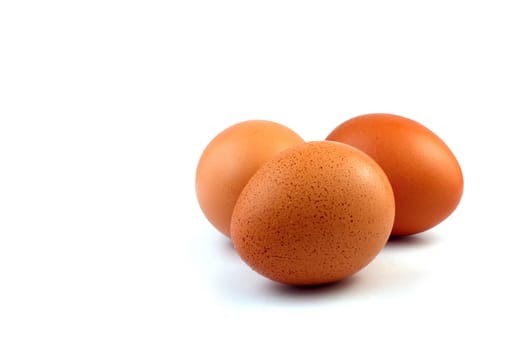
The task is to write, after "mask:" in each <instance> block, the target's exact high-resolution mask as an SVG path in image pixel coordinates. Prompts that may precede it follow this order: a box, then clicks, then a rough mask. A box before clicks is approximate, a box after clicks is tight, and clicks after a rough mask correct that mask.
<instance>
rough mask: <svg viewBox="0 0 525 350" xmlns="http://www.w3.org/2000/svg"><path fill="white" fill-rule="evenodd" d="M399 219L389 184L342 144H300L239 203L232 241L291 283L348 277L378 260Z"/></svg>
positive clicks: (263, 269)
mask: <svg viewBox="0 0 525 350" xmlns="http://www.w3.org/2000/svg"><path fill="white" fill-rule="evenodd" d="M393 221H394V196H393V192H392V188H391V186H390V183H389V182H388V179H387V177H386V175H385V173H384V172H383V170H382V169H381V168H380V167H379V165H378V164H377V163H376V162H375V161H374V160H372V159H371V158H370V157H369V156H367V155H366V154H365V153H363V152H361V151H359V150H358V149H356V148H354V147H351V146H348V145H344V144H342V143H338V142H329V141H319V142H308V143H303V144H300V145H296V146H293V147H291V148H289V149H287V150H285V151H283V152H281V153H280V154H278V155H277V156H275V157H274V158H272V159H271V160H269V161H268V162H267V163H265V164H264V165H263V166H262V167H261V168H260V169H259V170H258V171H257V172H256V173H255V175H254V176H253V177H252V178H251V179H250V181H249V182H248V184H247V185H246V186H245V188H244V190H243V191H242V192H241V195H240V196H239V199H238V201H237V204H236V205H235V208H234V211H233V215H232V222H231V238H232V242H233V244H234V246H235V248H236V249H237V252H238V253H239V255H240V256H241V258H242V259H243V260H244V261H245V262H246V263H247V264H248V265H250V266H251V267H252V268H253V269H254V270H255V271H257V272H259V273H260V274H262V275H264V276H266V277H268V278H270V279H272V280H275V281H278V282H282V283H286V284H292V285H316V284H324V283H330V282H335V281H339V280H342V279H344V278H346V277H348V276H350V275H352V274H354V273H356V272H357V271H359V270H360V269H362V268H363V267H365V266H366V265H367V264H368V263H370V262H371V261H372V259H373V258H374V257H375V256H376V255H377V254H378V253H379V252H380V251H381V249H382V248H383V246H384V245H385V243H386V241H387V239H388V236H389V235H390V231H391V229H392V224H393Z"/></svg>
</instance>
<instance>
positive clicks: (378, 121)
mask: <svg viewBox="0 0 525 350" xmlns="http://www.w3.org/2000/svg"><path fill="white" fill-rule="evenodd" d="M327 140H333V141H340V142H344V143H346V144H348V145H352V146H355V147H357V148H359V149H360V150H362V151H364V152H365V153H367V154H368V155H369V156H371V157H372V158H373V159H374V160H375V161H376V162H377V163H379V165H380V166H381V167H382V168H383V170H384V171H385V173H386V174H387V176H388V178H389V180H390V183H391V184H392V188H393V190H394V196H395V200H396V218H395V221H394V227H393V230H392V234H393V235H410V234H414V233H418V232H422V231H425V230H428V229H430V228H432V227H434V226H435V225H437V224H439V223H440V222H441V221H443V220H444V219H445V218H447V217H448V216H449V215H450V214H451V213H452V212H453V211H454V210H455V209H456V207H457V206H458V204H459V201H460V199H461V196H462V193H463V175H462V172H461V168H460V166H459V163H458V161H457V160H456V157H455V156H454V154H453V153H452V151H451V150H450V149H449V148H448V147H447V145H446V144H445V143H444V142H443V141H442V140H441V139H440V138H439V137H438V136H437V135H436V134H434V133H433V132H432V131H430V130H429V129H427V128H426V127H424V126H423V125H421V124H420V123H417V122H416V121H413V120H410V119H407V118H404V117H401V116H397V115H393V114H383V113H376V114H366V115H362V116H358V117H355V118H352V119H350V120H347V121H346V122H344V123H342V124H341V125H339V126H338V127H337V128H335V129H334V130H333V131H332V132H331V133H330V135H328V137H327Z"/></svg>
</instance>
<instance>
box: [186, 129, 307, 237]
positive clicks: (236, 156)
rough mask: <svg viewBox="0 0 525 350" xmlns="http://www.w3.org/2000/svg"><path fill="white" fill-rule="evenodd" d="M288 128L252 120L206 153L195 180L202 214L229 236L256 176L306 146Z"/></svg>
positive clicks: (224, 134) (212, 144) (220, 136)
mask: <svg viewBox="0 0 525 350" xmlns="http://www.w3.org/2000/svg"><path fill="white" fill-rule="evenodd" d="M303 142H304V141H303V139H302V138H301V137H300V136H299V135H298V134H296V133H295V132H294V131H293V130H291V129H289V128H288V127H286V126H284V125H281V124H278V123H275V122H271V121H266V120H248V121H244V122H241V123H238V124H235V125H232V126H230V127H229V128H227V129H225V130H224V131H222V132H221V133H219V134H218V135H217V136H216V137H215V138H214V139H213V140H211V142H210V143H209V144H208V145H207V146H206V148H205V149H204V151H203V153H202V155H201V157H200V159H199V163H198V165H197V172H196V176H195V189H196V193H197V199H198V202H199V205H200V207H201V210H202V212H203V213H204V215H205V216H206V218H207V219H208V221H209V222H210V223H211V224H212V225H213V226H214V227H215V228H216V229H217V230H219V231H220V232H222V233H223V234H225V235H226V236H229V235H230V221H231V215H232V211H233V207H234V205H235V202H236V201H237V198H238V197H239V194H240V193H241V191H242V189H243V188H244V186H245V185H246V183H247V182H248V180H249V179H250V178H251V177H252V175H253V174H254V173H255V172H256V171H257V170H258V169H259V168H260V167H261V165H263V164H264V163H265V162H266V161H268V160H269V159H271V158H272V157H273V156H275V155H276V154H278V153H279V152H281V151H283V150H285V149H286V148H288V147H290V146H293V145H296V144H299V143H303Z"/></svg>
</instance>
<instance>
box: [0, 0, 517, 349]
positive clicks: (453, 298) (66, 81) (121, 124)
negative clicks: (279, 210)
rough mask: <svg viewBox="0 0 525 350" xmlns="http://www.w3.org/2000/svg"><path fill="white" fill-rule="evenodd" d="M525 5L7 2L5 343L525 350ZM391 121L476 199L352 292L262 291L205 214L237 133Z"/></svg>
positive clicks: (1, 81) (1, 109) (0, 87)
mask: <svg viewBox="0 0 525 350" xmlns="http://www.w3.org/2000/svg"><path fill="white" fill-rule="evenodd" d="M521 9H522V5H520V1H514V2H511V1H472V2H468V1H440V2H425V1H414V2H408V1H384V2H379V1H361V2H357V1H355V2H352V1H341V2H335V1H317V2H314V1H297V2H293V1H285V0H280V1H260V2H253V1H177V0H175V1H110V0H104V1H84V2H80V1H2V2H1V3H0V348H1V349H5V350H8V349H183V348H198V347H201V348H202V347H203V346H206V347H210V346H213V347H217V348H226V349H229V348H261V349H274V348H276V349H279V348H283V347H284V346H289V348H290V349H291V348H294V349H302V348H310V347H317V348H322V349H325V348H329V347H332V346H335V347H337V348H377V349H379V348H389V349H424V348H467V347H468V348H474V347H479V346H482V345H483V346H487V347H488V348H501V349H523V348H524V347H525V340H524V338H523V335H521V334H520V332H523V322H524V318H523V314H524V312H525V303H524V301H523V298H524V295H525V288H524V287H523V280H524V274H523V267H524V266H525V259H524V255H523V244H524V243H525V238H524V234H525V232H524V229H523V217H524V199H523V198H524V196H525V190H524V185H523V181H524V178H525V173H524V172H523V170H521V169H523V165H522V164H521V163H522V162H523V151H524V150H525V142H524V137H523V131H522V130H523V128H522V126H521V125H523V121H522V119H523V117H524V116H525V112H524V111H525V68H524V66H525V63H524V62H525V53H524V51H523V50H524V40H525V39H524V35H525V21H524V16H525V13H524V12H523V10H521ZM369 112H390V113H396V114H401V115H404V116H406V117H409V118H412V119H415V120H417V121H419V122H421V123H423V124H424V125H426V126H427V127H428V128H430V129H431V130H433V131H434V132H436V133H437V134H438V135H440V136H441V138H442V139H443V140H444V141H445V142H446V143H447V144H448V145H449V147H450V148H451V149H452V150H453V152H454V153H455V154H456V156H457V158H458V160H459V161H460V163H461V165H462V167H463V171H464V176H465V191H464V196H463V200H462V202H461V204H460V206H459V207H458V209H457V211H456V212H455V213H454V214H453V215H452V216H451V217H449V219H448V220H446V221H445V222H443V223H442V224H441V225H439V226H437V227H435V228H434V229H432V230H430V231H429V232H426V233H423V234H420V235H419V236H414V237H413V238H411V239H407V240H403V241H395V242H391V243H389V244H388V245H387V246H386V248H385V249H384V251H383V252H381V254H380V255H379V256H378V257H377V259H375V260H374V261H373V262H372V263H371V264H370V265H369V266H368V267H367V268H365V269H364V270H362V271H361V272H359V273H358V274H357V275H355V276H354V277H353V278H350V279H349V280H347V281H345V282H343V283H340V284H336V285H334V286H330V287H325V288H316V289H296V288H289V287H283V286H281V285H278V284H276V283H273V282H271V281H269V280H266V279H265V278H263V277H260V276H258V275H257V274H256V273H255V272H253V271H252V270H251V269H250V268H249V267H247V266H246V265H244V263H243V262H242V261H240V259H239V258H237V256H236V255H235V252H234V250H233V249H232V247H231V245H230V244H229V242H228V240H227V239H226V238H224V237H223V236H221V235H220V234H219V233H218V232H217V231H215V230H214V229H213V228H212V226H211V225H210V224H209V223H208V222H207V221H206V220H205V218H204V216H203V215H202V213H201V212H200V210H199V207H198V205H197V201H196V198H195V193H194V174H195V168H196V164H197V161H198V158H199V156H200V153H201V152H202V150H203V149H204V147H205V146H206V144H207V143H208V142H209V141H210V140H211V138H212V137H213V136H215V135H216V134H217V133H218V132H220V131H221V130H222V129H224V128H226V127H228V126H230V125H231V124H233V123H236V122H239V121H242V120H246V119H255V118H258V119H269V120H274V121H277V122H280V123H283V124H285V125H287V126H289V127H291V128H292V129H294V130H295V131H296V132H298V133H299V134H301V135H302V136H303V137H304V138H305V139H307V140H319V139H323V138H324V137H326V135H327V134H328V133H329V132H330V131H331V130H332V129H333V128H334V127H335V126H337V125H338V124H339V123H341V122H343V121H344V120H346V119H348V118H350V117H353V116H356V115H358V114H363V113H369Z"/></svg>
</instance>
